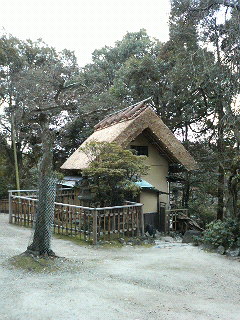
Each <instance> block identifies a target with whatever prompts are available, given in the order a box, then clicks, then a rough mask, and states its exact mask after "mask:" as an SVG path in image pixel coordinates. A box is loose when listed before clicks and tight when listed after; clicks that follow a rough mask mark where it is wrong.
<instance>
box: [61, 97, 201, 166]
mask: <svg viewBox="0 0 240 320" xmlns="http://www.w3.org/2000/svg"><path fill="white" fill-rule="evenodd" d="M94 129H95V132H94V133H93V134H92V135H91V136H90V137H89V138H88V139H87V140H85V141H84V142H83V144H82V145H81V146H80V147H79V148H78V149H77V150H76V151H75V152H74V153H73V154H72V155H71V156H70V157H69V158H68V159H67V161H66V162H65V163H64V164H63V165H62V167H61V169H67V170H81V169H85V168H87V167H88V165H89V161H90V160H89V158H88V157H87V155H86V154H85V153H84V152H82V151H81V148H82V147H84V146H85V145H86V144H87V143H89V142H90V141H98V142H103V141H106V142H114V143H117V144H119V145H121V146H122V147H126V146H127V145H129V143H130V142H131V141H133V140H134V139H135V138H136V137H137V136H138V135H139V134H141V133H143V134H144V135H145V136H146V137H147V138H148V140H150V141H152V142H153V143H154V144H155V146H156V147H157V149H158V150H159V152H160V153H161V154H162V155H163V156H164V157H166V158H167V159H168V161H169V162H170V163H179V164H182V165H183V166H184V167H185V168H186V169H187V170H195V169H197V164H196V162H195V160H194V159H193V157H192V156H191V155H190V154H189V152H188V151H187V150H186V149H185V148H184V146H183V145H182V144H181V142H180V141H179V140H178V139H177V138H176V137H175V136H174V135H173V133H172V132H171V131H170V129H169V128H168V127H167V126H166V125H165V124H164V123H163V121H162V120H161V118H160V117H159V116H157V114H156V113H155V112H154V111H153V109H152V108H151V107H150V106H149V104H148V99H147V100H144V101H142V102H140V103H138V104H135V105H133V106H130V107H128V108H126V109H124V110H122V111H120V112H117V113H114V114H112V115H110V116H108V117H106V118H105V119H104V120H102V121H101V122H99V123H98V124H97V125H96V126H95V127H94Z"/></svg>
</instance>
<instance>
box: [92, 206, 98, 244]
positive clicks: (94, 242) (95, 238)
mask: <svg viewBox="0 0 240 320" xmlns="http://www.w3.org/2000/svg"><path fill="white" fill-rule="evenodd" d="M93 244H94V245H96V244H97V209H96V208H95V209H94V210H93Z"/></svg>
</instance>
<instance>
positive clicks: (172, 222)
mask: <svg viewBox="0 0 240 320" xmlns="http://www.w3.org/2000/svg"><path fill="white" fill-rule="evenodd" d="M166 214H167V216H166V219H167V231H168V232H170V231H173V232H176V231H181V227H180V225H179V224H180V221H179V220H178V216H179V215H182V214H185V215H188V209H170V210H166Z"/></svg>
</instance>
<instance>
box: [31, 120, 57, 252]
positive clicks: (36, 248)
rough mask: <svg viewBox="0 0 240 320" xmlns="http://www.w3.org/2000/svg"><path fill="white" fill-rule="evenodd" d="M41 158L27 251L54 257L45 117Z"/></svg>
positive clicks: (52, 185) (53, 191)
mask: <svg viewBox="0 0 240 320" xmlns="http://www.w3.org/2000/svg"><path fill="white" fill-rule="evenodd" d="M41 127H42V151H43V156H42V160H41V164H40V172H39V195H38V207H37V213H36V224H35V231H34V236H33V242H32V244H31V245H30V246H29V247H28V248H27V251H28V252H30V253H33V254H35V255H45V256H49V255H54V253H53V251H52V250H51V234H52V224H53V219H54V202H55V196H56V183H55V179H54V177H53V163H52V160H53V153H52V145H53V141H52V135H51V132H50V130H49V122H48V119H47V116H45V115H43V116H42V119H41Z"/></svg>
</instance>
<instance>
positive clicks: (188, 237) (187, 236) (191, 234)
mask: <svg viewBox="0 0 240 320" xmlns="http://www.w3.org/2000/svg"><path fill="white" fill-rule="evenodd" d="M201 236H202V232H201V231H197V230H187V231H186V232H185V233H184V236H183V239H182V242H183V243H194V242H196V237H201Z"/></svg>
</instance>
